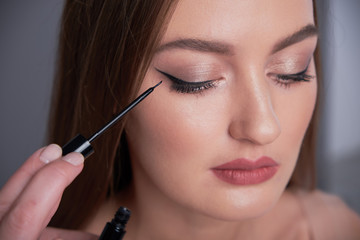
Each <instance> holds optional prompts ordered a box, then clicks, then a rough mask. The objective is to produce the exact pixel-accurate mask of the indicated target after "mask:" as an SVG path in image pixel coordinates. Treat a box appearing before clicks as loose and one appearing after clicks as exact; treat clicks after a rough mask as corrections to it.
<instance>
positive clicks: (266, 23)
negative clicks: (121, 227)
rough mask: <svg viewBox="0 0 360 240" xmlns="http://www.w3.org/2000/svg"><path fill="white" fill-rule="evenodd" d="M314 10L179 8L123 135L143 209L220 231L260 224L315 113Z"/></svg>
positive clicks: (299, 1) (272, 5)
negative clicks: (209, 220) (157, 208)
mask: <svg viewBox="0 0 360 240" xmlns="http://www.w3.org/2000/svg"><path fill="white" fill-rule="evenodd" d="M316 41H317V36H316V29H315V27H314V20H313V6H312V1H310V0H293V1H288V0H272V1H268V0H241V1H232V0H224V1H217V0H213V1H212V0H197V1H192V0H182V1H180V3H179V4H178V6H177V8H176V10H175V12H174V15H173V17H172V18H171V21H170V23H169V26H168V28H167V31H166V33H165V35H164V37H163V39H162V41H161V46H160V47H159V49H158V50H157V52H156V54H155V56H154V58H153V61H152V64H151V66H150V68H149V70H148V72H147V74H146V77H145V79H144V82H143V84H142V88H141V90H140V91H144V90H145V89H147V88H148V87H150V86H153V85H155V84H156V83H158V82H159V81H160V80H161V81H163V83H162V84H161V85H160V86H159V87H158V88H156V89H155V91H154V93H152V94H151V96H149V97H148V98H147V99H146V100H145V101H144V102H142V103H141V104H140V105H139V106H137V107H136V108H135V109H134V110H133V111H132V112H131V113H130V114H129V119H128V122H127V125H126V128H125V130H126V133H127V138H128V143H129V148H130V155H131V160H132V164H133V171H134V184H135V188H136V191H137V194H138V196H139V197H146V199H147V200H148V201H157V202H161V203H162V204H163V206H164V207H165V206H166V204H169V206H170V205H173V204H175V205H173V206H177V207H178V208H179V209H183V210H184V209H187V210H191V211H195V212H196V213H202V214H204V215H207V216H211V217H214V218H218V219H226V220H241V219H246V218H252V217H256V216H259V215H262V214H264V213H265V212H266V211H267V210H269V209H270V208H271V207H272V206H273V205H274V204H275V203H276V202H277V200H278V199H279V197H280V196H281V194H282V193H283V191H284V189H285V186H286V184H287V183H288V181H289V179H290V176H291V174H292V172H293V170H294V167H295V164H296V161H297V158H298V154H299V149H300V145H301V143H302V140H303V137H304V134H305V131H306V129H307V127H308V124H309V121H310V119H311V116H312V112H313V109H314V105H315V99H316V92H317V83H316V78H315V66H314V59H313V53H314V50H315V45H316Z"/></svg>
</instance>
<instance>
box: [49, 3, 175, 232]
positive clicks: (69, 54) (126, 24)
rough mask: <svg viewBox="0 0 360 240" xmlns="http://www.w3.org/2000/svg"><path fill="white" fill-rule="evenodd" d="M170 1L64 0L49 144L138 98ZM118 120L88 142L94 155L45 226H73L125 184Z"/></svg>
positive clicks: (127, 175) (88, 128)
mask: <svg viewBox="0 0 360 240" xmlns="http://www.w3.org/2000/svg"><path fill="white" fill-rule="evenodd" d="M175 4H176V1H173V0H156V1H153V0H128V1H127V0H122V1H120V0H103V1H100V0H76V1H70V0H68V1H67V2H66V4H65V7H64V11H63V16H62V26H61V33H60V43H59V59H58V70H57V71H58V72H57V78H56V79H55V80H56V82H55V85H54V95H53V109H52V112H51V116H50V125H49V140H50V142H56V143H58V144H60V145H63V144H64V143H66V142H67V141H68V140H69V139H70V138H72V137H73V136H74V135H75V134H76V133H81V134H83V135H84V136H86V137H89V136H90V134H92V133H94V132H95V131H96V130H98V129H99V128H100V127H101V126H102V125H104V123H106V122H107V121H108V120H110V119H112V118H113V117H114V116H115V113H117V112H119V111H120V110H121V109H122V108H124V107H125V106H126V105H127V104H128V103H129V102H130V101H131V100H133V99H134V98H135V97H136V94H137V92H138V89H139V87H140V85H141V82H142V79H143V78H144V76H145V73H146V70H147V68H148V65H149V64H150V61H151V59H152V56H153V54H154V52H155V49H156V47H157V45H158V44H159V42H160V39H161V37H162V34H163V32H164V27H165V25H166V22H167V20H168V19H169V18H170V16H171V13H172V12H173V9H174V8H175ZM123 126H124V124H117V126H116V127H114V128H112V131H109V132H107V133H105V135H106V136H102V137H101V138H99V139H97V141H96V142H95V143H94V144H93V146H94V148H95V149H96V153H95V154H93V155H92V156H91V157H90V158H89V159H87V161H86V164H85V166H84V170H83V171H82V173H81V174H80V175H79V176H78V177H77V179H76V180H75V181H74V182H73V183H72V184H71V185H70V186H69V187H68V188H67V189H66V191H65V192H64V195H63V198H62V201H61V204H60V206H59V209H58V211H57V213H56V214H55V216H54V217H53V219H52V220H51V223H50V225H51V226H57V227H64V228H73V229H76V228H79V227H80V226H81V225H82V224H84V223H85V222H86V220H87V219H88V218H89V217H90V216H91V214H92V213H93V211H94V210H95V209H96V208H97V207H98V206H99V205H100V204H101V202H102V201H104V199H105V198H106V196H107V195H110V194H112V193H113V192H117V191H119V190H120V189H121V188H123V187H124V186H126V185H127V184H128V183H129V181H130V179H131V169H130V161H129V158H128V153H127V147H126V142H125V140H124V137H122V132H123ZM116 146H118V147H116ZM115 159H117V160H118V161H115Z"/></svg>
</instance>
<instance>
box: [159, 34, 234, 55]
mask: <svg viewBox="0 0 360 240" xmlns="http://www.w3.org/2000/svg"><path fill="white" fill-rule="evenodd" d="M177 48H179V49H186V50H194V51H199V52H212V53H218V54H222V55H232V54H233V53H234V51H233V47H232V46H231V45H230V44H227V43H223V42H218V41H207V40H202V39H195V38H185V39H178V40H175V41H172V42H168V43H165V44H163V45H161V46H160V47H159V48H158V49H157V50H156V52H161V51H165V50H170V49H177Z"/></svg>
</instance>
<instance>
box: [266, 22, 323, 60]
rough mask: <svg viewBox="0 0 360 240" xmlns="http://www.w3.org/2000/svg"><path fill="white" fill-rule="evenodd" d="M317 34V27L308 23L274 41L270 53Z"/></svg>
mask: <svg viewBox="0 0 360 240" xmlns="http://www.w3.org/2000/svg"><path fill="white" fill-rule="evenodd" d="M317 35H318V28H317V27H316V26H315V25H314V24H308V25H306V26H305V27H303V28H301V29H300V30H299V31H297V32H295V33H293V34H291V35H290V36H288V37H286V38H284V39H283V40H281V41H280V42H278V43H276V44H275V46H274V48H273V49H272V51H271V53H272V54H273V53H275V52H278V51H280V50H282V49H284V48H287V47H289V46H291V45H293V44H295V43H298V42H301V41H303V40H304V39H306V38H309V37H312V36H317Z"/></svg>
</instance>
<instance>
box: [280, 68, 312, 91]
mask: <svg viewBox="0 0 360 240" xmlns="http://www.w3.org/2000/svg"><path fill="white" fill-rule="evenodd" d="M308 68H309V65H308V66H306V68H305V70H303V71H301V72H298V73H294V74H274V75H273V76H274V77H275V81H276V84H278V85H279V86H281V87H284V88H289V87H290V86H291V84H294V83H299V82H310V81H311V80H312V79H313V78H314V76H311V75H308V74H307V72H308Z"/></svg>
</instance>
